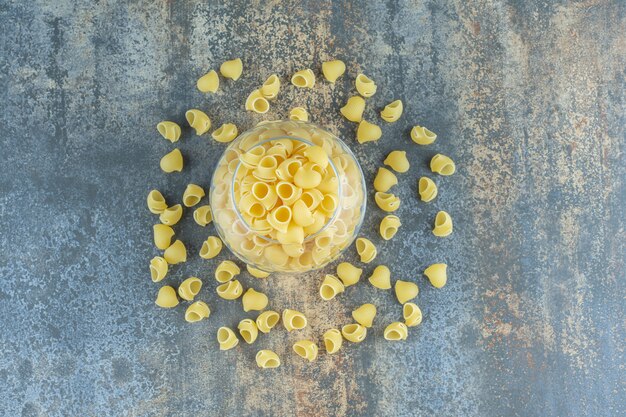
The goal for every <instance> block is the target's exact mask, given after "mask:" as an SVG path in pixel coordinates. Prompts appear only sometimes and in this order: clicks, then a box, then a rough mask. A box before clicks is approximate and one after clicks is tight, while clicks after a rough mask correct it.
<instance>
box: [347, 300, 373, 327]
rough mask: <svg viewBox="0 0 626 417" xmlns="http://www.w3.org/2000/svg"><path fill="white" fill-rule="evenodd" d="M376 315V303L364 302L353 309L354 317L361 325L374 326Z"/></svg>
mask: <svg viewBox="0 0 626 417" xmlns="http://www.w3.org/2000/svg"><path fill="white" fill-rule="evenodd" d="M374 317H376V306H375V305H374V304H363V305H362V306H361V307H359V308H357V309H356V310H354V311H352V318H353V319H354V320H355V321H356V322H357V323H359V324H360V325H361V326H365V327H372V323H374Z"/></svg>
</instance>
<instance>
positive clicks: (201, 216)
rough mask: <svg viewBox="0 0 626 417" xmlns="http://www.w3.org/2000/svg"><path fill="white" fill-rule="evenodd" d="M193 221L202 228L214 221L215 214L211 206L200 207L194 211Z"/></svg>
mask: <svg viewBox="0 0 626 417" xmlns="http://www.w3.org/2000/svg"><path fill="white" fill-rule="evenodd" d="M193 219H194V221H195V222H196V223H198V224H199V225H200V226H202V227H204V226H206V225H207V224H209V223H211V222H212V221H213V213H212V212H211V206H209V205H208V204H207V205H205V206H200V207H198V208H197V209H195V210H194V211H193Z"/></svg>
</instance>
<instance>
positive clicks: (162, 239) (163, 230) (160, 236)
mask: <svg viewBox="0 0 626 417" xmlns="http://www.w3.org/2000/svg"><path fill="white" fill-rule="evenodd" d="M152 230H153V234H154V245H155V246H156V247H157V248H158V249H161V250H165V249H167V248H169V247H170V245H171V244H172V237H174V229H172V228H171V227H169V226H168V225H166V224H155V225H154V226H152Z"/></svg>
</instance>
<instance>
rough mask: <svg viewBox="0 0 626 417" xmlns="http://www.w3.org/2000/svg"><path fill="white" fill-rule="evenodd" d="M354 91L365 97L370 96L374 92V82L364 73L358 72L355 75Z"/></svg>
mask: <svg viewBox="0 0 626 417" xmlns="http://www.w3.org/2000/svg"><path fill="white" fill-rule="evenodd" d="M355 85H356V91H358V92H359V94H360V95H362V96H363V97H365V98H368V97H371V96H373V95H374V94H375V93H376V88H377V87H376V84H375V83H374V81H372V80H370V79H369V78H367V76H366V75H365V74H359V75H357V76H356V82H355Z"/></svg>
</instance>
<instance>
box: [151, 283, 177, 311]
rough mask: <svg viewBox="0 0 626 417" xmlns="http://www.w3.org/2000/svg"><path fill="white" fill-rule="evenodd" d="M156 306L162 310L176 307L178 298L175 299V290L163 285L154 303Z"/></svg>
mask: <svg viewBox="0 0 626 417" xmlns="http://www.w3.org/2000/svg"><path fill="white" fill-rule="evenodd" d="M155 303H156V305H158V306H159V307H163V308H172V307H176V306H177V305H178V297H176V290H174V288H172V287H170V286H169V285H164V286H162V287H161V288H159V293H158V294H157V298H156V301H155Z"/></svg>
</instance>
